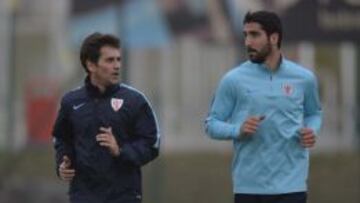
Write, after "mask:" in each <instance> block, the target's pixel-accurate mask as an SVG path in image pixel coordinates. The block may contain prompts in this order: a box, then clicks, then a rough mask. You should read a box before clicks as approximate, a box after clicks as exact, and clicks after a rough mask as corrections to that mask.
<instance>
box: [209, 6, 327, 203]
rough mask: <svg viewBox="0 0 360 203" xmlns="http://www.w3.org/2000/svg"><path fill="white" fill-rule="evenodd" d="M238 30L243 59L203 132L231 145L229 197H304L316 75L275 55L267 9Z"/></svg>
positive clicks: (315, 129)
mask: <svg viewBox="0 0 360 203" xmlns="http://www.w3.org/2000/svg"><path fill="white" fill-rule="evenodd" d="M244 36H245V46H246V48H247V51H248V55H249V59H250V60H249V61H246V62H244V63H243V64H241V65H240V66H238V67H236V68H234V69H232V70H230V71H229V72H228V73H226V74H225V76H224V77H223V78H222V80H221V82H220V84H219V86H218V88H217V90H216V93H215V96H214V99H213V102H212V104H211V108H210V112H209V115H208V117H207V119H206V122H205V129H206V133H207V134H208V135H209V136H210V137H211V138H213V139H218V140H232V141H233V143H234V157H233V164H232V179H233V191H234V194H235V203H305V202H306V199H307V184H306V181H307V177H308V168H309V149H308V148H310V147H313V146H314V144H315V141H316V137H317V135H318V133H319V130H320V126H321V119H322V110H321V104H320V101H319V95H318V87H317V81H316V77H315V76H314V74H313V73H312V72H311V71H309V70H308V69H306V68H303V67H301V66H300V65H298V64H296V63H294V62H291V61H289V60H287V59H285V58H284V57H283V56H282V54H281V50H280V47H281V41H282V27H281V21H280V19H279V17H278V16H277V15H276V14H275V13H272V12H268V11H257V12H249V13H247V14H246V16H245V18H244Z"/></svg>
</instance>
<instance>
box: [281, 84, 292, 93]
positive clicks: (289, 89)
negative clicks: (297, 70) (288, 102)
mask: <svg viewBox="0 0 360 203" xmlns="http://www.w3.org/2000/svg"><path fill="white" fill-rule="evenodd" d="M282 89H283V92H284V94H285V95H286V96H290V95H292V93H293V92H294V87H293V86H292V85H291V84H284V85H283V87H282Z"/></svg>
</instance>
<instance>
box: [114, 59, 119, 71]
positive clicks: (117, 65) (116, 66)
mask: <svg viewBox="0 0 360 203" xmlns="http://www.w3.org/2000/svg"><path fill="white" fill-rule="evenodd" d="M120 67H121V62H120V61H116V62H115V65H114V69H115V70H119V69H120Z"/></svg>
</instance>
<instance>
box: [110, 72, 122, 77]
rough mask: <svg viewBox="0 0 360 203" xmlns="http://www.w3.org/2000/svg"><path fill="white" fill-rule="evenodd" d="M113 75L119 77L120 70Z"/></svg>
mask: <svg viewBox="0 0 360 203" xmlns="http://www.w3.org/2000/svg"><path fill="white" fill-rule="evenodd" d="M111 75H112V76H114V77H119V75H120V74H119V72H114V73H112V74H111Z"/></svg>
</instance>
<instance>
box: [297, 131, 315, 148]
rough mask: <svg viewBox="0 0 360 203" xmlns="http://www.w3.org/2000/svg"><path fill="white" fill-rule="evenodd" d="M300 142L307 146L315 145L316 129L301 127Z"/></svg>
mask: <svg viewBox="0 0 360 203" xmlns="http://www.w3.org/2000/svg"><path fill="white" fill-rule="evenodd" d="M300 142H301V145H302V146H303V147H305V148H310V147H313V146H314V145H315V142H316V136H315V134H314V131H313V130H312V129H310V128H302V129H300Z"/></svg>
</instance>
